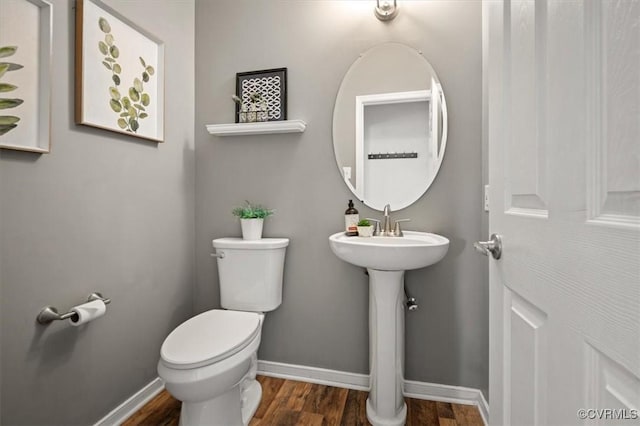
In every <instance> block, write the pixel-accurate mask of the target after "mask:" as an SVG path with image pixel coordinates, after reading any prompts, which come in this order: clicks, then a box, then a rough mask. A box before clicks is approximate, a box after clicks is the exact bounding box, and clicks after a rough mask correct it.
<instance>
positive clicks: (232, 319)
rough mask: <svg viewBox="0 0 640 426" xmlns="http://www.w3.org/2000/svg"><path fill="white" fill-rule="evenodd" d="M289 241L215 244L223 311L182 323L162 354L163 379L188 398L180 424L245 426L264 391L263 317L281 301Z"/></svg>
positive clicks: (172, 390)
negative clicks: (260, 368) (260, 372)
mask: <svg viewBox="0 0 640 426" xmlns="http://www.w3.org/2000/svg"><path fill="white" fill-rule="evenodd" d="M288 245H289V240H288V239H287V238H263V239H260V240H243V239H241V238H219V239H215V240H213V247H214V249H215V250H216V254H215V256H216V257H217V262H218V277H219V279H220V304H221V305H222V307H223V308H224V309H212V310H210V311H207V312H203V313H201V314H199V315H197V316H195V317H193V318H191V319H189V320H187V321H185V322H184V323H182V324H180V325H179V326H178V327H177V328H176V329H175V330H173V331H172V332H171V333H170V334H169V336H167V338H166V339H165V341H164V343H163V344H162V348H161V350H160V361H159V362H158V375H159V376H160V378H161V379H162V380H163V382H164V384H165V388H166V389H167V391H169V393H170V394H171V395H173V396H174V397H175V398H176V399H178V400H180V401H182V411H181V412H180V425H181V426H192V425H224V426H236V425H237V426H241V425H242V426H246V425H247V424H248V423H249V420H251V418H252V417H253V415H254V413H255V411H256V409H257V408H258V405H259V404H260V399H261V397H262V388H261V387H260V383H259V382H258V381H257V380H256V370H257V363H258V356H257V353H258V347H259V346H260V337H261V333H262V322H263V320H264V313H265V312H268V311H272V310H274V309H276V308H277V307H278V306H280V304H281V303H282V274H283V269H284V257H285V251H286V248H287V246H288Z"/></svg>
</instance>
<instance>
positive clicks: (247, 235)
mask: <svg viewBox="0 0 640 426" xmlns="http://www.w3.org/2000/svg"><path fill="white" fill-rule="evenodd" d="M263 224H264V219H240V226H241V227H242V238H243V239H245V240H259V239H261V238H262V225H263Z"/></svg>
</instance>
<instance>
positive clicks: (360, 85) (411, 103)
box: [333, 43, 447, 210]
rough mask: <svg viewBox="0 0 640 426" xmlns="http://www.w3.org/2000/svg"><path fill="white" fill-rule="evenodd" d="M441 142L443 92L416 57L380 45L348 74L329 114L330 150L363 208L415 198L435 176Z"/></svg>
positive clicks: (443, 141) (404, 48)
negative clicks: (362, 203) (330, 115)
mask: <svg viewBox="0 0 640 426" xmlns="http://www.w3.org/2000/svg"><path fill="white" fill-rule="evenodd" d="M446 137H447V112H446V104H445V100H444V94H443V92H442V86H441V85H440V82H439V80H438V78H437V76H436V74H435V72H434V71H433V68H432V67H431V65H430V64H429V63H428V62H427V61H426V60H425V59H424V57H423V56H422V55H421V54H420V53H419V52H417V51H416V50H414V49H412V48H410V47H407V46H404V45H402V44H399V43H386V44H382V45H379V46H376V47H374V48H372V49H370V50H368V51H367V52H365V53H364V54H363V55H361V56H360V57H359V58H358V59H357V60H356V61H355V62H354V64H353V65H352V66H351V68H350V69H349V71H347V74H346V75H345V77H344V79H343V81H342V85H341V86H340V90H339V92H338V96H337V98H336V105H335V109H334V113H333V144H334V152H335V156H336V162H337V164H338V169H339V171H340V173H341V175H342V177H343V179H344V181H345V183H346V184H347V186H348V187H349V189H351V191H352V192H353V193H354V195H355V196H356V197H357V198H358V199H360V200H361V201H363V202H364V203H365V204H366V205H367V206H369V207H371V208H373V209H376V210H382V209H383V208H384V205H385V204H390V205H391V208H392V209H393V210H399V209H402V208H405V207H407V206H409V205H411V204H412V203H414V202H415V201H416V200H418V199H419V198H420V197H421V196H422V195H423V194H424V193H425V192H426V191H427V189H428V188H429V186H430V185H431V183H432V182H433V180H434V179H435V176H436V174H437V173H438V170H439V168H440V164H441V163H442V158H443V156H444V150H445V146H446Z"/></svg>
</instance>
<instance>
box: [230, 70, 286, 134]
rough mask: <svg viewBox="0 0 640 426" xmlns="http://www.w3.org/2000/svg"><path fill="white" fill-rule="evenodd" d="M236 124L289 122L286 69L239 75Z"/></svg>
mask: <svg viewBox="0 0 640 426" xmlns="http://www.w3.org/2000/svg"><path fill="white" fill-rule="evenodd" d="M234 99H235V101H236V123H246V122H255V121H283V120H286V119H287V69H286V68H275V69H270V70H261V71H249V72H239V73H237V74H236V97H235V98H234Z"/></svg>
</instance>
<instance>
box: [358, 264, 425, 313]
mask: <svg viewBox="0 0 640 426" xmlns="http://www.w3.org/2000/svg"><path fill="white" fill-rule="evenodd" d="M363 269H364V274H365V275H366V276H369V271H367V268H363ZM404 300H405V302H404V304H405V305H406V306H407V309H408V310H409V311H417V310H418V299H416V298H415V297H411V296H410V295H409V293H408V292H407V285H406V284H405V285H404Z"/></svg>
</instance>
